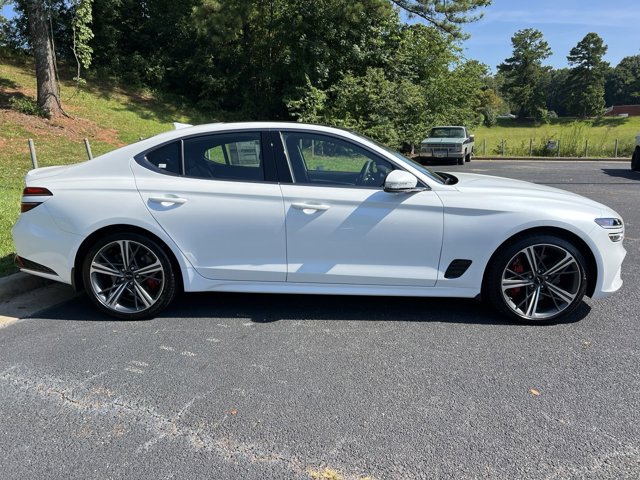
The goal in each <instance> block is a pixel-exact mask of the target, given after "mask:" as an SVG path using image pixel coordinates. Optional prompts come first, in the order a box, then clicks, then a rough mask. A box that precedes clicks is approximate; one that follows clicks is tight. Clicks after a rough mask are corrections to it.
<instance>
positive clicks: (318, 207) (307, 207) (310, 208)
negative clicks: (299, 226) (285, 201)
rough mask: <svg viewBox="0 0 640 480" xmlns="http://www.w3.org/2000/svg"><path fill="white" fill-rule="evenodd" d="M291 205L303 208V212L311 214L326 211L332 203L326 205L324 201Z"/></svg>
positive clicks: (298, 208) (299, 208)
mask: <svg viewBox="0 0 640 480" xmlns="http://www.w3.org/2000/svg"><path fill="white" fill-rule="evenodd" d="M291 206H292V207H293V208H295V209H296V210H302V212H303V213H306V214H307V215H310V214H312V213H316V212H324V211H325V210H329V208H330V205H324V204H322V203H303V202H299V203H292V204H291Z"/></svg>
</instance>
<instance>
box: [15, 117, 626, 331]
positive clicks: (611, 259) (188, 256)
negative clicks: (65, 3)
mask: <svg viewBox="0 0 640 480" xmlns="http://www.w3.org/2000/svg"><path fill="white" fill-rule="evenodd" d="M13 237H14V241H15V245H16V248H17V255H18V256H17V262H18V265H19V266H20V268H21V269H22V270H23V271H25V272H28V273H32V274H34V275H40V276H42V277H45V278H49V279H52V280H57V281H60V282H64V283H67V284H71V285H74V286H75V287H76V288H77V289H84V290H85V291H86V292H87V294H88V296H89V298H90V299H91V300H92V301H93V303H94V304H95V305H96V306H97V307H98V308H99V309H100V310H102V311H103V312H106V313H107V314H110V315H113V316H115V317H118V318H123V319H139V318H147V317H153V316H155V315H157V314H158V313H160V311H161V310H163V309H164V308H165V307H167V306H168V305H169V303H171V301H172V299H173V298H174V296H175V295H176V292H178V291H180V290H184V291H187V292H207V291H211V292H213V291H215V292H260V293H301V294H332V295H336V294H339V295H396V296H418V297H458V298H476V297H479V296H480V295H481V294H482V298H483V299H485V300H487V301H489V302H490V303H491V304H493V305H494V306H495V308H496V309H497V310H498V311H499V312H501V313H503V314H505V315H507V316H508V317H510V318H511V319H515V320H522V321H543V322H544V321H547V322H549V321H553V320H556V319H558V318H559V317H561V316H563V315H566V314H568V313H570V312H571V311H572V310H573V309H574V308H575V307H576V306H577V305H578V304H580V302H581V300H582V298H583V296H584V295H588V296H591V297H592V298H596V299H597V298H603V297H606V296H608V295H610V294H612V293H614V292H615V291H616V290H618V289H619V288H620V286H621V285H622V281H621V278H620V269H621V264H622V260H623V259H624V257H625V254H626V251H625V249H624V248H623V245H622V239H623V237H624V226H623V223H622V220H621V218H620V216H619V215H618V214H617V213H616V212H614V211H613V210H611V209H609V208H608V207H606V206H604V205H601V204H599V203H596V202H594V201H592V200H589V199H587V198H584V197H581V196H579V195H575V194H573V193H569V192H565V191H562V190H558V189H555V188H550V187H546V186H542V185H534V184H531V183H527V182H521V181H516V180H509V179H504V178H498V177H490V176H483V175H473V174H469V173H457V174H455V175H453V174H449V173H434V172H432V171H430V170H428V169H426V168H424V167H423V166H421V165H419V164H417V163H414V162H413V161H411V160H409V159H407V158H405V157H403V156H402V155H400V154H399V153H396V152H394V151H392V150H389V149H387V148H386V147H384V146H382V145H380V144H378V143H376V142H374V141H372V140H369V139H367V138H365V137H362V136H360V135H358V134H356V133H353V132H348V131H344V130H340V129H336V128H331V127H325V126H317V125H304V124H292V123H274V122H264V123H230V124H222V123H219V124H211V125H201V126H196V127H190V128H183V129H179V130H175V131H170V132H166V133H163V134H160V135H157V136H155V137H153V138H149V139H147V140H142V141H140V142H138V143H135V144H133V145H129V146H126V147H123V148H120V149H118V150H115V151H112V152H110V153H107V154H105V155H102V156H100V157H98V158H96V159H94V160H91V161H88V162H85V163H81V164H77V165H71V166H61V167H48V168H40V169H38V170H32V171H30V172H29V173H28V174H27V176H26V188H25V189H24V193H23V197H22V214H21V215H20V217H19V219H18V221H17V223H16V225H15V227H14V228H13ZM212 308H213V309H215V305H212Z"/></svg>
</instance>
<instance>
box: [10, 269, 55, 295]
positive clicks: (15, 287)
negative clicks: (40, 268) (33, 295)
mask: <svg viewBox="0 0 640 480" xmlns="http://www.w3.org/2000/svg"><path fill="white" fill-rule="evenodd" d="M51 283H53V281H52V280H48V279H46V278H42V277H36V276H35V275H29V274H28V273H23V272H19V273H14V274H12V275H9V276H7V277H2V278H0V302H4V301H6V300H9V299H11V298H12V297H15V296H16V295H20V294H22V293H26V292H28V291H30V290H35V289H36V288H40V287H45V286H47V285H49V284H51Z"/></svg>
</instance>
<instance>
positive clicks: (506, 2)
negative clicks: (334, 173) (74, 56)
mask: <svg viewBox="0 0 640 480" xmlns="http://www.w3.org/2000/svg"><path fill="white" fill-rule="evenodd" d="M483 11H484V17H483V18H482V19H481V20H479V21H477V22H475V23H471V24H468V25H466V26H465V28H464V30H465V32H467V33H468V34H470V35H471V38H469V39H468V40H466V41H464V43H463V45H462V46H463V48H464V55H465V56H466V58H468V59H474V60H479V61H481V62H482V63H485V64H486V65H488V66H489V67H490V68H491V70H492V71H493V72H495V71H496V67H497V65H498V64H499V63H501V62H502V61H504V59H505V58H508V57H510V56H511V51H512V46H511V37H512V36H513V34H514V33H515V32H517V31H518V30H522V29H524V28H537V29H538V30H540V31H541V32H542V33H543V35H544V38H545V40H546V41H547V42H548V43H549V46H550V47H551V51H552V52H553V55H552V56H551V57H550V58H549V59H547V61H546V65H551V66H553V67H554V68H563V67H567V66H568V65H567V55H568V54H569V51H570V50H571V48H573V47H574V46H575V45H576V44H577V43H578V42H579V41H580V40H581V39H582V38H583V37H584V36H585V35H586V34H587V33H589V32H596V33H597V34H598V35H600V36H601V37H602V38H603V40H604V42H605V44H607V45H608V46H609V50H608V52H607V54H606V56H605V60H607V61H608V62H609V63H610V64H611V66H616V65H617V64H618V62H620V60H621V59H622V58H624V57H626V56H628V55H639V54H640V0H493V2H492V4H491V5H490V6H489V7H487V8H485V9H483ZM2 14H3V15H5V16H6V17H11V16H13V12H12V9H11V7H4V8H3V9H2ZM96 20H98V19H96ZM413 21H416V20H413Z"/></svg>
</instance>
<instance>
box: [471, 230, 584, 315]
mask: <svg viewBox="0 0 640 480" xmlns="http://www.w3.org/2000/svg"><path fill="white" fill-rule="evenodd" d="M532 252H533V254H534V255H535V258H534V259H533V260H532V261H530V260H529V258H531V253H532ZM531 262H534V263H536V264H537V265H536V266H537V268H535V269H533V268H531ZM563 262H565V263H566V266H564V267H563V268H560V267H562V265H563ZM554 267H555V268H554ZM558 268H559V269H558ZM532 270H535V271H534V272H532ZM554 270H557V271H554ZM586 289H587V275H586V261H585V259H584V256H583V255H582V254H581V253H580V251H579V250H578V249H577V248H576V247H575V246H574V245H573V244H572V243H571V242H568V241H567V240H565V239H563V238H560V237H556V236H554V235H541V234H532V235H529V236H527V237H523V238H520V239H518V240H516V241H514V242H511V243H509V244H507V245H506V246H504V247H503V248H502V249H501V250H499V251H498V252H497V253H496V254H495V255H494V256H493V257H492V259H491V261H490V264H489V265H488V266H487V271H486V275H485V284H484V289H483V293H484V295H485V296H486V298H487V299H488V300H489V302H490V303H491V304H492V305H493V306H494V308H495V309H496V310H498V311H499V312H500V313H502V314H503V315H505V316H507V317H509V318H510V319H512V320H516V321H518V322H525V323H551V322H554V321H555V320H557V319H558V318H561V317H563V316H566V315H568V314H569V313H571V312H572V311H573V310H574V309H575V308H576V307H577V306H578V305H579V304H580V303H581V302H582V298H583V297H584V295H585V292H586Z"/></svg>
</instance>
